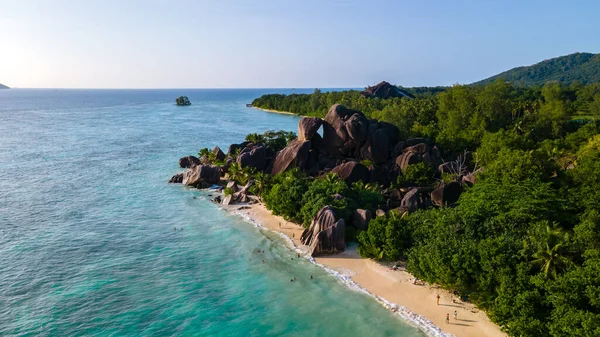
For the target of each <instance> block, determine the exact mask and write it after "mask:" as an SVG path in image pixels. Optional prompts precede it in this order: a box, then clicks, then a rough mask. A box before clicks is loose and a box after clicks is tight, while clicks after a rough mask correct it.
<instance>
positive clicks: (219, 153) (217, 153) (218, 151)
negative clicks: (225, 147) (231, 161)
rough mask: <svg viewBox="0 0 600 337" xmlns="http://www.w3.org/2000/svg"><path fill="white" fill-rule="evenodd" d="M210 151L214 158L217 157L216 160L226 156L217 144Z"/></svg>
mask: <svg viewBox="0 0 600 337" xmlns="http://www.w3.org/2000/svg"><path fill="white" fill-rule="evenodd" d="M212 152H213V153H214V154H215V159H217V160H218V161H223V160H225V158H227V156H226V155H225V153H223V151H221V148H220V147H218V146H215V148H214V149H213V150H212Z"/></svg>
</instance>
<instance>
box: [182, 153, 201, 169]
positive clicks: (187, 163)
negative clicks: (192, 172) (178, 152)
mask: <svg viewBox="0 0 600 337" xmlns="http://www.w3.org/2000/svg"><path fill="white" fill-rule="evenodd" d="M196 165H200V159H198V157H194V156H185V157H183V158H180V159H179V167H181V168H192V167H194V166H196Z"/></svg>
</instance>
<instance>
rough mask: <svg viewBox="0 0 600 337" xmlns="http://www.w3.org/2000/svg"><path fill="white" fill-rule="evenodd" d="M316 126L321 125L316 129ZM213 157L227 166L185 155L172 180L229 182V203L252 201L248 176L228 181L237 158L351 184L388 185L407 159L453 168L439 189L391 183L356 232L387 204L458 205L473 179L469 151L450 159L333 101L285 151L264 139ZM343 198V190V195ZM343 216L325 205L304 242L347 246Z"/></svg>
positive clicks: (328, 248) (315, 250) (408, 208)
mask: <svg viewBox="0 0 600 337" xmlns="http://www.w3.org/2000/svg"><path fill="white" fill-rule="evenodd" d="M319 130H322V131H321V133H319ZM213 154H214V155H212V156H213V157H214V158H217V160H219V161H220V162H224V164H223V165H220V166H214V165H211V164H210V163H208V162H206V159H205V158H196V157H194V156H187V157H183V158H181V159H180V161H179V164H180V166H181V167H182V168H186V171H185V172H184V173H179V174H176V175H174V176H173V177H172V178H171V180H170V182H173V183H182V184H184V185H187V186H193V187H208V186H210V185H213V184H218V183H220V181H221V179H223V180H224V181H225V182H224V183H222V185H225V184H228V185H227V187H229V191H232V192H233V193H232V194H229V195H227V196H225V197H224V198H220V199H219V200H218V201H219V202H221V203H224V204H230V203H233V202H248V201H250V200H255V199H252V198H250V196H249V190H248V189H249V187H250V186H251V182H250V183H249V184H248V185H246V186H244V187H243V188H239V187H238V186H237V185H235V183H233V182H228V179H227V178H228V177H227V173H228V171H229V168H230V167H231V165H232V163H234V162H235V163H237V164H238V166H239V167H240V168H245V167H251V168H254V169H255V170H257V171H263V172H266V173H270V174H272V175H277V174H280V173H282V172H285V171H287V170H290V169H292V168H298V169H300V170H302V171H305V172H307V173H308V174H310V175H313V176H320V175H323V174H326V173H328V172H332V173H335V174H336V175H338V176H339V177H340V178H341V179H342V180H344V181H345V182H347V183H348V184H352V183H354V182H358V181H363V182H365V183H371V184H376V185H379V186H390V184H391V183H392V182H395V181H396V179H397V177H398V175H400V174H402V171H404V170H406V169H407V168H408V167H409V166H410V165H413V164H418V163H425V164H426V165H428V166H429V167H430V168H431V171H432V172H436V171H437V172H438V173H437V175H438V177H441V176H442V174H445V173H453V174H454V175H455V176H456V180H455V181H451V182H448V183H443V182H442V179H439V181H440V183H439V184H438V186H437V187H435V188H433V187H420V186H412V187H406V188H400V189H394V188H387V189H385V190H383V192H382V194H383V196H384V199H385V204H383V205H381V209H378V210H374V213H375V214H372V212H371V211H370V210H356V211H355V212H354V213H353V215H352V219H346V220H351V221H350V223H349V225H350V226H353V227H355V228H356V229H359V230H366V229H367V228H368V223H369V220H370V219H371V218H372V217H374V216H382V215H385V214H386V213H387V212H389V211H390V210H394V209H395V210H397V211H400V212H401V213H404V212H414V211H416V210H418V209H424V208H428V207H432V206H438V207H443V206H448V205H452V204H454V203H456V201H457V200H458V198H459V196H460V194H461V192H462V190H463V186H464V185H472V184H474V183H475V182H476V176H475V174H474V173H475V172H473V170H474V168H472V167H470V166H469V162H470V160H469V155H470V154H468V153H465V154H463V155H461V156H458V157H456V158H453V160H452V161H450V162H446V161H444V160H443V159H442V153H441V151H440V149H439V148H438V147H437V146H436V145H435V144H433V142H431V141H430V140H429V139H426V138H410V139H405V140H401V139H400V137H399V130H398V128H397V127H396V126H394V125H392V124H390V123H386V122H379V121H377V120H374V119H368V118H367V117H366V116H365V115H364V114H363V113H362V112H360V111H356V110H352V109H348V108H346V107H344V106H343V105H339V104H335V105H333V106H331V108H330V109H329V111H328V113H327V115H326V116H325V118H323V119H321V118H314V117H303V118H302V119H301V120H300V121H299V123H298V138H297V139H295V140H293V141H291V142H290V143H288V145H287V146H286V147H285V148H284V149H282V150H280V151H274V150H273V149H271V148H270V147H269V146H266V145H264V144H254V143H252V142H248V141H246V142H243V143H240V144H231V145H230V146H229V149H228V151H227V154H225V153H223V152H222V151H221V149H220V148H218V147H215V148H214V149H213ZM340 197H341V196H340ZM345 227H346V223H345V222H344V219H339V218H337V217H336V215H335V212H334V210H333V209H332V208H331V207H325V208H323V209H321V210H320V211H319V212H318V213H317V215H316V216H315V218H314V220H313V222H312V224H311V225H310V227H309V228H308V229H307V230H306V231H305V232H304V233H303V235H302V242H303V243H304V244H306V245H308V246H309V247H310V252H311V254H328V253H335V252H339V251H343V249H344V246H345V244H344V230H345Z"/></svg>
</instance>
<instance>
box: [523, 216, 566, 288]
mask: <svg viewBox="0 0 600 337" xmlns="http://www.w3.org/2000/svg"><path fill="white" fill-rule="evenodd" d="M568 240H569V235H568V233H566V232H565V231H563V230H562V229H561V228H558V227H550V226H549V225H546V242H545V243H544V247H543V248H542V249H540V250H539V251H537V252H535V253H534V254H533V255H532V257H533V258H534V260H533V261H531V263H532V264H534V265H539V266H540V271H541V272H543V273H544V276H546V277H551V278H553V279H555V278H556V275H557V273H558V272H560V271H563V270H564V268H565V267H566V266H567V264H568V263H569V262H570V261H569V259H568V258H567V257H565V256H564V255H565V253H566V248H567V245H568V243H567V242H568Z"/></svg>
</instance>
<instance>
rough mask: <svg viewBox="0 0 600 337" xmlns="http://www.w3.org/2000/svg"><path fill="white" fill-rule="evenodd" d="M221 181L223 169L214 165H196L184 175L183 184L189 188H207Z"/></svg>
mask: <svg viewBox="0 0 600 337" xmlns="http://www.w3.org/2000/svg"><path fill="white" fill-rule="evenodd" d="M220 179H221V169H220V168H219V167H217V166H212V165H196V166H194V167H192V168H189V169H187V170H186V171H185V172H184V173H183V178H182V181H181V183H182V184H184V185H187V186H193V187H199V188H206V187H209V186H210V185H213V184H216V183H218V182H219V180H220Z"/></svg>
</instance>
